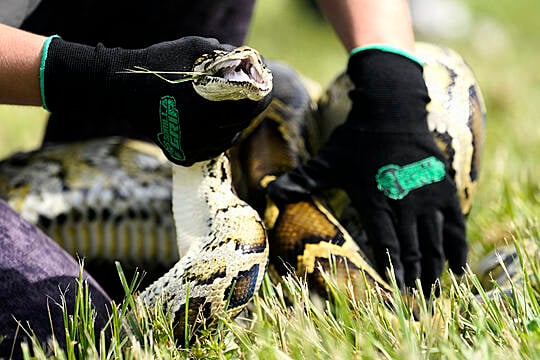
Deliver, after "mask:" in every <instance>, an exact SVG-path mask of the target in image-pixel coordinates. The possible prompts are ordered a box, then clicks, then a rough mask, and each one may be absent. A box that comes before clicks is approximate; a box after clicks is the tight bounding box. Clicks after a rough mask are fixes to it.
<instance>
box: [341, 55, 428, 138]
mask: <svg viewBox="0 0 540 360" xmlns="http://www.w3.org/2000/svg"><path fill="white" fill-rule="evenodd" d="M347 74H348V75H349V77H350V79H351V80H352V82H353V83H354V85H355V89H353V90H352V91H351V92H350V93H349V97H350V98H351V100H352V101H353V108H352V110H351V116H349V120H351V121H353V122H354V124H350V125H351V126H352V127H353V128H357V129H360V130H363V131H383V132H399V133H402V132H412V133H417V132H425V131H426V130H427V123H426V116H427V111H426V105H427V104H428V103H429V101H430V99H429V95H428V91H427V87H426V84H425V82H424V77H423V68H422V66H421V65H420V63H418V62H417V61H415V60H413V59H411V58H410V57H408V56H404V55H403V54H398V53H396V52H389V51H386V50H381V49H378V48H366V49H363V50H358V51H356V52H355V53H354V54H352V55H351V56H350V58H349V63H348V66H347Z"/></svg>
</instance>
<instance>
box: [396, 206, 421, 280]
mask: <svg viewBox="0 0 540 360" xmlns="http://www.w3.org/2000/svg"><path fill="white" fill-rule="evenodd" d="M396 233H397V237H398V239H399V243H400V248H401V263H402V264H403V270H404V281H405V286H406V287H408V288H414V287H415V286H416V284H415V283H416V279H420V274H421V264H420V261H421V258H422V255H421V252H420V244H419V241H418V230H417V225H416V220H415V219H412V218H411V217H410V216H404V217H402V218H401V219H400V220H399V221H398V224H397V226H396Z"/></svg>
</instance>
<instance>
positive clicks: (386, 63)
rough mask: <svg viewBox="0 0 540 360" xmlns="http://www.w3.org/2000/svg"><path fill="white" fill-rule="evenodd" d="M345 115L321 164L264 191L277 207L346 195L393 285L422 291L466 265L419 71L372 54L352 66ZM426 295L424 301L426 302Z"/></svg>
mask: <svg viewBox="0 0 540 360" xmlns="http://www.w3.org/2000/svg"><path fill="white" fill-rule="evenodd" d="M348 74H349V76H350V78H351V80H352V81H353V83H354V84H355V89H354V90H352V91H351V92H350V98H351V99H352V109H351V111H350V113H349V116H348V118H347V120H346V122H345V123H344V124H343V125H341V126H339V127H338V128H336V129H335V131H334V132H333V133H332V134H331V136H330V138H329V140H328V142H327V143H326V144H325V145H324V146H323V148H322V149H321V150H320V152H319V154H318V155H317V156H315V157H314V158H312V159H311V160H309V161H308V162H307V163H306V164H305V165H303V166H300V167H298V168H296V169H294V170H292V171H291V172H289V173H286V174H284V175H282V176H281V177H279V178H278V179H277V180H276V181H275V182H273V183H271V184H270V185H269V186H268V193H269V195H270V196H271V198H273V199H274V200H275V201H276V202H277V203H288V202H295V201H299V200H301V199H303V198H305V197H306V196H309V195H311V194H315V193H316V192H317V191H319V190H322V189H327V188H332V187H338V188H343V189H344V190H345V191H346V192H347V193H348V195H349V197H350V198H351V201H352V204H353V206H354V207H355V208H356V209H357V210H358V212H359V214H360V216H361V219H362V221H363V226H364V227H365V230H366V232H367V235H368V238H369V240H370V242H371V243H372V246H373V250H374V254H375V257H376V258H375V261H376V264H377V267H378V269H377V270H378V271H379V273H381V274H383V275H386V274H385V269H386V268H387V267H389V261H388V260H389V259H388V254H389V255H390V258H391V261H392V265H393V267H394V273H395V275H396V279H397V281H398V284H399V285H400V286H401V287H402V289H404V287H414V286H415V280H416V279H418V278H419V279H421V281H422V284H423V287H424V290H430V288H431V285H432V284H433V283H435V280H436V279H437V278H438V277H439V276H440V275H441V273H442V270H443V266H444V262H445V260H446V259H447V260H448V262H449V265H450V268H451V269H452V270H453V271H454V272H455V273H458V274H461V273H462V272H463V267H464V266H465V263H466V258H467V243H466V239H465V225H464V217H463V215H462V213H461V209H460V204H459V201H458V198H457V194H456V187H455V184H454V183H453V181H452V180H451V178H450V176H449V175H448V171H449V170H450V169H449V166H448V164H447V161H446V159H445V158H444V157H443V155H442V153H441V152H440V151H439V149H438V148H437V146H436V145H435V142H434V139H433V135H432V134H431V133H430V132H429V130H428V127H427V122H426V115H427V112H426V104H427V103H428V102H429V96H428V93H427V88H426V85H425V83H424V79H423V76H422V67H421V66H420V65H419V64H418V63H416V62H414V61H412V60H410V59H409V58H407V57H404V56H401V55H397V54H394V53H390V52H385V51H379V50H364V51H361V52H359V53H356V54H355V55H353V56H351V58H350V60H349V65H348ZM427 294H429V292H428V293H427Z"/></svg>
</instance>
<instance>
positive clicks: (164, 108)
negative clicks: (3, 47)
mask: <svg viewBox="0 0 540 360" xmlns="http://www.w3.org/2000/svg"><path fill="white" fill-rule="evenodd" d="M231 49H233V47H232V46H230V45H223V44H220V43H219V42H218V41H217V40H215V39H207V38H201V37H185V38H181V39H178V40H175V41H168V42H163V43H159V44H156V45H153V46H150V47H148V48H145V49H138V50H127V49H121V48H106V47H104V46H103V45H101V44H99V45H97V46H96V47H91V46H86V45H80V44H75V43H71V42H67V41H64V40H62V39H61V38H59V37H55V38H52V39H51V40H50V43H49V44H46V46H45V48H44V53H43V59H42V69H41V81H42V83H41V91H42V98H43V104H44V107H45V108H47V109H49V110H50V111H52V112H56V111H60V112H61V111H66V112H67V111H69V112H71V113H73V112H75V113H76V112H77V111H78V112H87V111H90V109H91V111H97V112H98V113H99V114H104V116H110V117H111V118H112V119H122V118H127V119H129V121H128V126H130V127H131V129H129V130H130V131H129V132H130V133H132V134H133V133H134V134H135V135H138V137H146V138H150V139H151V140H153V141H154V142H156V143H157V144H158V145H159V146H160V147H161V149H162V150H163V152H164V154H165V155H166V156H167V158H169V160H171V161H172V162H174V163H176V164H180V165H185V166H189V165H191V164H193V163H194V162H197V161H201V160H206V159H209V158H212V157H214V156H216V155H218V154H219V153H221V152H223V151H224V150H226V149H228V148H229V147H231V145H232V143H233V141H234V139H235V137H236V136H237V134H238V133H239V132H240V131H241V130H243V129H244V128H245V127H246V126H247V125H249V123H250V121H251V120H252V119H253V118H254V117H255V116H256V115H257V114H258V113H260V112H261V111H262V110H264V108H265V107H266V105H267V104H268V102H269V100H270V97H269V96H267V98H265V99H263V100H261V101H252V100H247V99H246V100H236V101H231V100H229V101H208V100H206V99H204V98H202V97H201V96H199V95H198V94H197V93H196V92H195V90H194V89H193V86H192V84H191V82H190V81H188V82H182V83H176V84H171V83H168V82H166V81H164V80H163V79H159V78H158V77H156V76H154V75H148V74H144V75H141V74H129V73H128V74H126V73H125V70H126V69H133V68H135V67H143V68H145V69H149V70H153V71H192V67H193V64H194V62H195V60H196V59H198V58H199V57H200V56H201V55H203V54H206V53H211V52H212V51H213V50H231ZM96 109H97V110H96ZM74 120H76V119H74ZM118 121H121V120H118ZM126 130H127V129H126Z"/></svg>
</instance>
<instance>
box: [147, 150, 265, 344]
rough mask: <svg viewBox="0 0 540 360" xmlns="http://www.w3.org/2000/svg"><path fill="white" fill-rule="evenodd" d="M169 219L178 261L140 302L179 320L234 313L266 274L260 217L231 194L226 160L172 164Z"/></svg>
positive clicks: (180, 326) (179, 332) (178, 328)
mask: <svg viewBox="0 0 540 360" xmlns="http://www.w3.org/2000/svg"><path fill="white" fill-rule="evenodd" d="M172 192H173V206H172V208H173V215H174V219H175V224H176V227H177V238H178V249H179V253H180V260H179V261H178V262H177V263H176V264H175V265H174V266H173V267H172V269H170V270H169V271H168V272H167V273H166V274H165V275H163V276H162V277H161V278H159V279H158V280H157V281H156V282H154V283H153V284H151V285H150V286H148V287H147V288H146V289H145V290H144V291H143V292H142V293H141V294H140V299H141V300H142V301H143V303H144V304H145V305H147V306H154V305H155V304H156V303H160V304H165V305H166V307H167V309H168V311H170V313H171V315H172V316H173V317H174V319H175V320H176V321H177V323H178V325H177V326H176V327H175V333H176V335H177V336H180V337H182V336H183V334H184V330H185V329H184V322H185V321H186V319H187V322H188V323H189V324H195V323H197V320H198V319H199V318H200V317H201V316H202V318H204V319H209V320H212V319H215V317H216V316H219V315H223V314H224V312H225V311H227V313H228V314H229V315H230V316H234V315H236V314H238V313H239V312H240V311H241V310H242V308H243V307H244V306H245V305H246V304H247V303H248V301H249V300H251V298H252V297H253V296H254V295H255V293H256V292H257V290H258V289H259V287H260V285H261V281H262V278H263V275H264V273H265V271H266V263H267V260H268V247H267V237H266V230H265V228H264V225H263V223H262V221H261V220H260V217H259V216H258V214H257V213H256V212H255V210H253V208H251V207H250V206H249V205H248V204H247V203H245V202H244V201H242V200H240V199H239V198H238V197H237V196H236V195H235V194H234V192H233V189H232V184H231V175H230V166H229V161H228V158H227V157H226V155H224V154H223V155H221V156H219V157H217V158H215V159H212V160H210V161H205V162H201V163H196V164H194V165H193V166H191V167H189V168H185V167H181V166H176V165H173V184H172Z"/></svg>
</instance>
